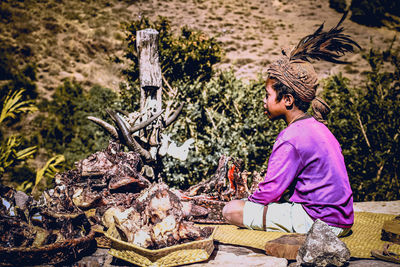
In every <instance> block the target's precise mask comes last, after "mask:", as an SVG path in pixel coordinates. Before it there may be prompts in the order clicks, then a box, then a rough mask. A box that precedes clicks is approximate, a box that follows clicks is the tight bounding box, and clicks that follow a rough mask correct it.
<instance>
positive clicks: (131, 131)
mask: <svg viewBox="0 0 400 267" xmlns="http://www.w3.org/2000/svg"><path fill="white" fill-rule="evenodd" d="M163 112H164V110H163V109H162V110H160V111H159V112H157V113H156V114H154V116H152V117H151V118H150V119H148V120H147V121H145V122H142V123H139V124H137V125H135V126H133V127H131V129H130V130H129V132H130V133H131V134H132V133H134V132H137V131H139V130H141V129H143V128H144V127H146V126H147V125H149V124H150V123H152V122H153V121H154V120H155V119H157V118H158V117H159V116H160V115H161V114H162V113H163Z"/></svg>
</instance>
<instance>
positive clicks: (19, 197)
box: [14, 191, 30, 210]
mask: <svg viewBox="0 0 400 267" xmlns="http://www.w3.org/2000/svg"><path fill="white" fill-rule="evenodd" d="M14 200H15V205H16V206H18V207H19V208H20V209H22V210H24V209H26V207H27V206H28V204H29V202H30V197H29V196H28V195H27V194H25V193H24V192H22V191H17V192H15V195H14Z"/></svg>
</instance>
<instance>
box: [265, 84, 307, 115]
mask: <svg viewBox="0 0 400 267" xmlns="http://www.w3.org/2000/svg"><path fill="white" fill-rule="evenodd" d="M269 78H270V79H273V80H274V81H276V82H275V83H274V85H273V86H272V87H273V88H274V89H275V91H276V100H277V101H281V100H282V98H283V96H284V95H288V94H290V95H292V96H293V98H294V104H295V105H296V107H298V108H299V109H300V110H301V111H303V112H307V110H308V108H309V107H310V103H311V102H305V101H303V100H301V99H300V97H299V96H298V95H297V94H296V92H295V91H294V90H293V88H291V87H288V86H286V85H284V84H283V83H282V82H281V81H279V80H278V79H277V78H275V77H272V76H271V77H269Z"/></svg>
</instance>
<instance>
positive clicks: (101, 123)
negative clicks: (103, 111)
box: [87, 116, 118, 139]
mask: <svg viewBox="0 0 400 267" xmlns="http://www.w3.org/2000/svg"><path fill="white" fill-rule="evenodd" d="M87 118H88V119H89V120H91V121H93V122H94V123H96V124H97V125H99V126H101V127H103V129H105V130H106V131H107V132H108V133H109V134H111V136H112V137H114V138H115V139H118V132H117V130H116V129H115V128H114V126H112V125H111V124H109V123H107V122H105V121H103V120H101V119H99V118H96V117H93V116H89V117H87Z"/></svg>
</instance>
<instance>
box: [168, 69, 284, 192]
mask: <svg viewBox="0 0 400 267" xmlns="http://www.w3.org/2000/svg"><path fill="white" fill-rule="evenodd" d="M177 86H178V87H179V90H180V91H181V92H182V96H181V97H182V101H183V102H186V106H185V108H184V110H183V113H182V114H181V117H180V119H179V120H178V121H177V122H176V123H175V124H174V125H173V126H171V129H170V132H169V134H170V135H171V138H172V139H173V140H175V141H178V143H179V142H184V141H185V140H187V139H189V138H194V139H195V143H194V149H192V150H191V151H190V153H189V157H188V160H186V161H179V160H176V159H172V158H170V157H164V158H163V163H164V166H165V176H166V179H167V181H168V182H169V184H172V185H179V186H180V187H187V186H189V185H192V184H194V183H197V182H199V181H200V180H202V179H204V178H209V177H210V176H211V175H212V174H213V173H214V172H215V170H216V168H217V166H218V159H219V158H220V156H221V155H222V154H225V155H229V156H233V157H239V158H241V159H243V160H244V163H245V168H246V169H247V170H249V171H254V170H261V169H263V168H266V160H267V159H268V156H269V154H270V152H271V150H272V145H273V143H274V141H275V138H276V135H277V134H278V133H279V131H280V130H281V129H282V128H283V124H282V123H271V121H269V120H267V119H266V117H265V115H264V113H263V103H262V99H263V97H264V94H265V91H264V81H263V80H262V79H261V78H260V79H258V80H257V81H253V82H251V83H250V84H245V83H243V82H242V81H241V80H240V79H238V78H236V77H235V76H234V74H233V72H220V73H219V74H218V75H217V76H216V77H214V78H212V79H211V80H210V81H209V82H199V81H196V82H195V83H194V84H190V85H188V84H185V83H183V82H182V83H181V84H179V85H177Z"/></svg>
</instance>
